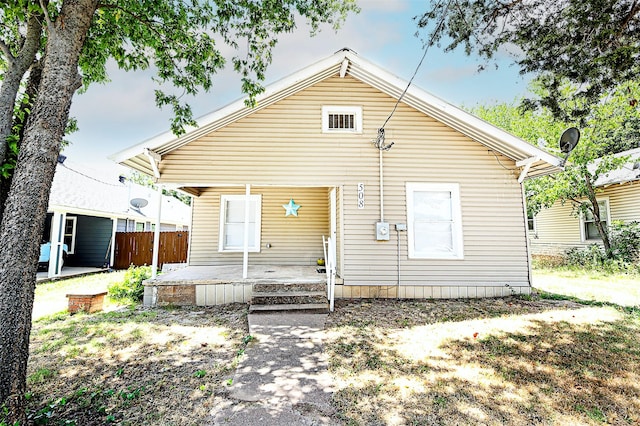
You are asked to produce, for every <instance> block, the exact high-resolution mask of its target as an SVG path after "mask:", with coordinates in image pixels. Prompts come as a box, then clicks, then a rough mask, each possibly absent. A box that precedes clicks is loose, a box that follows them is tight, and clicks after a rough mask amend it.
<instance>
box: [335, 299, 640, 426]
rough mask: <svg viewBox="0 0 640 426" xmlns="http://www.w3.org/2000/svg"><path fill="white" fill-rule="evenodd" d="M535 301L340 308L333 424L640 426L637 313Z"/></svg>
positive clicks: (379, 304)
mask: <svg viewBox="0 0 640 426" xmlns="http://www.w3.org/2000/svg"><path fill="white" fill-rule="evenodd" d="M533 299H534V300H524V299H519V298H504V299H481V300H437V301H395V300H375V301H371V300H368V301H339V302H338V303H337V307H336V312H335V313H333V314H332V315H330V316H329V319H328V322H327V333H328V341H327V343H326V345H325V350H326V352H327V355H328V359H329V363H330V364H329V365H330V372H331V373H332V375H333V377H334V381H335V387H336V389H337V390H336V392H335V394H334V397H333V403H334V405H335V407H336V409H337V411H338V413H339V417H340V420H342V421H343V422H344V423H345V424H349V425H409V424H411V425H414V424H420V425H422V424H425V425H427V424H428V425H431V424H434V425H450V424H456V425H477V424H489V425H530V424H555V425H565V424H602V423H608V424H620V425H628V424H640V311H638V310H637V309H635V310H634V309H628V310H626V311H625V310H622V309H619V308H618V309H616V308H613V307H597V306H585V305H580V304H578V303H574V302H571V301H562V300H543V299H539V298H535V297H534V298H533Z"/></svg>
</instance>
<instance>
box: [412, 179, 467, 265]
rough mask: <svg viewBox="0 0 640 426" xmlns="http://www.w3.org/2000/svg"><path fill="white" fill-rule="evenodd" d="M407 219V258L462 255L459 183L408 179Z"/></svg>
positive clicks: (443, 257)
mask: <svg viewBox="0 0 640 426" xmlns="http://www.w3.org/2000/svg"><path fill="white" fill-rule="evenodd" d="M407 223H408V241H409V257H410V258H413V259H462V258H463V244H462V241H463V240H462V215H461V209H460V187H459V185H458V184H455V183H442V184H441V183H407Z"/></svg>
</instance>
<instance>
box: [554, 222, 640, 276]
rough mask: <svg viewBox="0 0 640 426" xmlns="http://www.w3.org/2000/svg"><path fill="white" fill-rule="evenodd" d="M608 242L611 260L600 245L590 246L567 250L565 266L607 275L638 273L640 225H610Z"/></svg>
mask: <svg viewBox="0 0 640 426" xmlns="http://www.w3.org/2000/svg"><path fill="white" fill-rule="evenodd" d="M609 241H610V243H611V254H612V257H611V258H608V257H607V256H606V253H605V252H604V248H603V247H602V246H601V245H599V244H591V245H589V246H587V247H586V248H582V249H579V248H572V249H569V250H567V253H566V257H567V265H568V266H573V267H578V268H582V269H592V270H594V269H595V270H600V271H604V272H608V273H619V272H626V273H631V274H636V273H638V272H640V223H638V222H629V223H623V222H614V223H613V224H612V225H611V230H610V234H609Z"/></svg>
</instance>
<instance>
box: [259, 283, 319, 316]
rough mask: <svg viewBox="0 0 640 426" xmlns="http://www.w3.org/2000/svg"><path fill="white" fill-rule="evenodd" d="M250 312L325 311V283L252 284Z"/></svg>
mask: <svg viewBox="0 0 640 426" xmlns="http://www.w3.org/2000/svg"><path fill="white" fill-rule="evenodd" d="M249 312H251V313H260V312H262V313H266V312H305V313H327V312H329V303H328V301H327V293H326V285H325V284H318V283H313V284H310V283H292V284H289V283H287V284H254V286H253V295H252V298H251V304H250V306H249Z"/></svg>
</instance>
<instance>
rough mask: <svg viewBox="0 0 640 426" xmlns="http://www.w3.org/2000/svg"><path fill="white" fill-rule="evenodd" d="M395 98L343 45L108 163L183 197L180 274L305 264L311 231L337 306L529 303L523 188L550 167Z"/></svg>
mask: <svg viewBox="0 0 640 426" xmlns="http://www.w3.org/2000/svg"><path fill="white" fill-rule="evenodd" d="M406 87H407V82H406V81H404V80H401V79H399V78H397V77H395V76H393V75H391V74H389V73H388V72H386V71H384V70H382V69H380V68H378V67H377V66H375V65H373V64H371V63H369V62H367V61H365V60H363V59H362V58H360V57H359V56H358V55H356V54H354V53H353V52H352V51H350V50H348V49H344V50H341V51H339V52H336V53H335V54H334V55H333V56H331V57H329V58H327V59H325V60H323V61H321V62H318V63H316V64H314V65H311V66H310V67H308V68H305V69H303V70H302V71H299V72H297V73H295V74H293V75H291V76H290V77H287V78H285V79H283V80H281V81H279V82H277V83H275V84H273V85H271V86H268V87H267V88H266V92H265V93H264V94H263V95H261V96H259V97H258V100H257V106H256V107H255V108H253V109H252V108H248V107H246V106H245V104H244V102H243V101H238V102H236V103H233V104H231V105H229V106H227V107H225V108H223V109H221V110H219V111H216V112H214V113H212V114H210V115H208V116H205V117H203V118H202V119H201V120H200V121H199V127H198V128H195V129H188V131H187V132H186V134H184V135H183V136H181V137H179V138H176V137H175V136H173V135H172V134H171V133H166V134H164V135H161V136H159V137H157V138H154V139H150V140H148V141H146V142H144V143H141V144H139V145H137V146H135V147H132V148H130V149H128V150H125V151H122V152H120V153H118V154H116V155H114V156H113V157H112V158H113V159H114V160H116V161H117V162H119V163H121V164H123V165H125V166H128V167H130V168H132V169H135V170H138V171H140V172H143V173H147V174H150V175H155V176H156V178H158V181H159V182H160V183H165V184H170V185H172V186H174V185H175V186H177V187H179V188H181V189H182V190H184V191H186V192H187V193H190V194H192V195H193V196H194V200H193V222H192V232H191V235H190V237H191V242H190V244H189V265H190V266H206V265H212V266H214V265H244V264H245V262H247V261H248V263H249V264H251V265H300V266H303V265H309V267H312V266H311V265H315V264H316V260H317V259H318V258H321V257H323V243H322V236H323V235H324V236H331V237H333V238H334V240H335V241H336V243H337V244H336V248H337V250H336V252H337V256H336V257H337V274H338V284H339V285H338V287H340V288H339V289H338V288H337V290H336V295H337V296H338V297H340V296H341V295H342V296H348V295H350V296H352V297H360V295H363V297H365V296H364V295H369V294H371V293H369V292H368V291H366V292H365V291H364V290H363V291H362V292H360V290H361V289H363V288H364V287H368V286H385V287H384V288H389V289H391V290H393V291H389V292H386V293H385V294H388V295H389V297H396V296H398V297H407V298H430V297H434V298H439V297H483V296H497V295H502V294H511V293H513V292H518V293H528V292H529V291H530V286H531V277H530V265H529V260H528V259H529V256H528V255H529V253H528V248H527V238H526V227H527V225H526V223H527V218H526V213H525V207H524V201H523V190H522V180H524V178H525V177H527V176H538V175H544V174H549V173H553V172H556V171H558V170H559V164H560V160H559V159H558V158H556V157H554V156H552V155H550V154H548V153H546V152H544V151H542V150H540V149H539V148H536V147H534V146H532V145H530V144H528V143H526V142H524V141H522V140H521V139H518V138H516V137H514V136H512V135H510V134H508V133H506V132H504V131H502V130H500V129H498V128H496V127H494V126H492V125H490V124H488V123H487V122H485V121H482V120H480V119H478V118H476V117H475V116H473V115H471V114H469V113H467V112H465V111H463V110H461V109H459V108H457V107H455V106H453V105H450V104H448V103H446V102H444V101H442V100H440V99H438V98H436V97H434V96H432V95H430V94H428V93H426V92H424V91H422V90H420V89H418V88H415V87H413V86H411V87H409V89H408V91H407V92H406V94H405V95H404V96H403V97H402V99H401V101H400V102H399V103H398V104H397V105H396V103H397V101H398V98H399V97H400V96H401V94H402V93H403V91H404V90H405V88H406ZM396 107H397V108H396ZM392 111H395V112H394V113H393V115H392V117H391V118H390V119H389V120H388V122H387V123H386V125H385V126H384V129H385V135H386V138H385V140H380V144H381V145H384V146H386V145H389V144H390V143H391V142H393V143H394V145H393V146H392V147H391V148H390V149H389V150H387V151H381V150H379V149H378V148H377V147H376V146H374V143H373V142H374V141H376V139H377V138H378V135H379V133H378V129H379V128H380V127H381V126H383V124H385V122H386V120H387V117H389V115H390V114H391V113H392ZM246 194H249V195H248V196H247V195H246ZM245 207H248V211H247V210H246V209H245ZM296 214H297V215H296ZM245 229H247V230H248V231H249V232H248V235H247V238H244V237H245V234H244V230H245ZM245 243H246V244H245ZM245 253H246V255H245ZM395 289H397V291H396V290H395ZM392 293H393V294H395V295H396V296H391V294H392Z"/></svg>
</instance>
